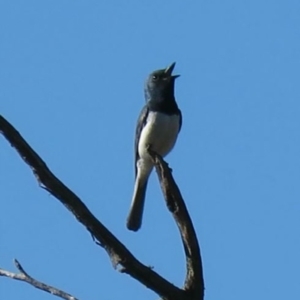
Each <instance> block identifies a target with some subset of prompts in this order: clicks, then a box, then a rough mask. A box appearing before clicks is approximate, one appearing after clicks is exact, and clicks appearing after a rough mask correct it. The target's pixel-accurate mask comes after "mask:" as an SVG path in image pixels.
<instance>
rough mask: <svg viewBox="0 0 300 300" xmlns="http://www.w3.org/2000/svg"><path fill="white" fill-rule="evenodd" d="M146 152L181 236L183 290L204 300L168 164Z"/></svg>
mask: <svg viewBox="0 0 300 300" xmlns="http://www.w3.org/2000/svg"><path fill="white" fill-rule="evenodd" d="M148 152H149V155H150V156H151V158H152V160H153V162H154V164H155V168H156V171H157V174H158V177H159V182H160V184H161V189H162V192H163V194H164V197H165V200H166V204H167V207H168V209H169V211H170V212H171V213H172V215H173V217H174V219H175V222H176V224H177V226H178V229H179V232H180V235H181V239H182V243H183V247H184V252H185V256H186V278H185V284H184V290H186V291H187V292H188V293H189V295H190V296H191V299H201V300H202V299H203V298H204V279H203V267H202V260H201V254H200V247H199V243H198V240H197V235H196V232H195V229H194V226H193V223H192V220H191V218H190V215H189V213H188V210H187V208H186V206H185V203H184V200H183V198H182V196H181V193H180V190H179V188H178V186H177V184H176V182H175V181H174V178H173V176H172V173H171V170H170V168H169V167H168V164H167V163H166V162H165V161H164V160H163V159H162V158H161V157H160V156H159V155H158V154H157V153H155V152H153V151H152V150H151V149H150V148H149V149H148Z"/></svg>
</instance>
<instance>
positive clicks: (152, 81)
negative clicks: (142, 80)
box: [145, 62, 180, 102]
mask: <svg viewBox="0 0 300 300" xmlns="http://www.w3.org/2000/svg"><path fill="white" fill-rule="evenodd" d="M174 67H175V62H174V63H172V64H171V65H170V66H169V67H167V68H166V69H161V70H157V71H154V72H152V73H151V74H150V75H149V77H148V78H147V80H146V84H145V97H146V101H158V102H163V101H172V100H175V97H174V84H175V79H176V78H177V77H179V76H180V75H172V72H173V69H174Z"/></svg>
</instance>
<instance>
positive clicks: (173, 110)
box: [126, 62, 182, 231]
mask: <svg viewBox="0 0 300 300" xmlns="http://www.w3.org/2000/svg"><path fill="white" fill-rule="evenodd" d="M175 64H176V63H175V62H174V63H172V64H171V65H170V66H168V67H167V68H165V69H160V70H156V71H154V72H152V73H151V74H150V75H149V76H148V78H147V80H146V83H145V88H144V92H145V100H146V104H145V106H144V107H143V109H142V110H141V113H140V115H139V118H138V121H137V125H136V131H135V141H134V163H135V184H134V191H133V197H132V200H131V205H130V210H129V214H128V217H127V223H126V225H127V228H128V229H129V230H132V231H138V230H139V229H140V227H141V225H142V217H143V211H144V204H145V196H146V189H147V183H148V179H149V176H150V174H151V171H152V169H153V167H154V165H153V162H152V160H151V158H150V156H149V154H148V149H149V147H150V149H151V150H152V151H154V152H156V153H157V154H159V155H160V156H162V157H164V156H166V155H167V154H168V153H169V152H170V151H171V150H172V149H173V147H174V145H175V143H176V140H177V137H178V134H179V132H180V130H181V126H182V114H181V111H180V109H179V108H178V105H177V103H176V100H175V95H174V89H175V80H176V78H178V77H179V76H180V75H172V72H173V70H174V67H175Z"/></svg>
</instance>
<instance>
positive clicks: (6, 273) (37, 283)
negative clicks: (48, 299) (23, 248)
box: [0, 259, 78, 300]
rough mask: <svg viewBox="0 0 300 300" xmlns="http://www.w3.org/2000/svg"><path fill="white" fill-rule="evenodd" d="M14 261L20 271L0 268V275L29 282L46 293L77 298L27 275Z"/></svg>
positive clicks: (69, 298) (74, 299)
mask: <svg viewBox="0 0 300 300" xmlns="http://www.w3.org/2000/svg"><path fill="white" fill-rule="evenodd" d="M14 263H15V265H16V267H17V269H18V270H19V271H20V273H13V272H9V271H6V270H4V269H1V268H0V276H4V277H9V278H12V279H15V280H19V281H23V282H27V283H29V284H31V285H32V286H34V287H36V288H37V289H40V290H42V291H45V292H47V293H50V294H52V295H55V296H57V297H60V298H62V299H65V300H78V298H75V297H74V296H72V295H70V294H68V293H66V292H64V291H62V290H59V289H57V288H55V287H53V286H50V285H48V284H45V283H43V282H41V281H38V280H36V279H34V278H33V277H31V276H30V275H28V273H27V272H25V270H24V268H23V267H22V266H21V264H20V263H19V262H18V261H17V260H16V259H15V260H14Z"/></svg>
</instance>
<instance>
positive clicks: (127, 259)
mask: <svg viewBox="0 0 300 300" xmlns="http://www.w3.org/2000/svg"><path fill="white" fill-rule="evenodd" d="M0 133H2V134H3V135H4V137H5V138H6V139H7V140H8V141H9V142H10V143H11V145H12V146H13V147H14V148H15V149H16V150H17V152H18V153H19V155H20V156H21V158H22V159H23V160H24V161H25V162H26V163H27V164H28V165H29V166H30V168H31V169H32V171H33V173H34V175H35V177H36V178H37V180H38V182H39V184H40V186H41V187H43V188H44V189H46V190H47V191H49V192H50V193H51V194H52V195H53V196H54V197H56V198H57V199H58V200H59V201H60V202H61V203H62V204H64V205H65V206H66V207H67V209H68V210H69V211H70V212H71V213H72V214H73V215H74V216H75V217H76V218H77V220H78V221H79V222H80V223H81V224H83V225H84V226H85V227H86V229H87V230H88V231H89V232H90V233H91V234H92V236H93V237H94V238H95V239H96V240H97V241H98V243H97V244H98V245H100V246H101V247H103V248H104V249H105V250H106V252H107V254H108V255H109V257H110V259H111V261H112V263H113V265H114V266H115V267H116V266H118V265H119V266H120V267H121V269H122V272H124V273H127V274H129V275H130V276H131V277H133V278H135V279H136V280H138V281H139V282H141V283H142V284H144V285H145V286H147V287H148V288H149V289H151V290H153V291H154V292H156V293H157V294H158V295H160V296H161V297H162V298H163V299H170V300H171V299H172V300H182V299H185V296H186V293H185V291H184V290H182V289H180V288H178V287H176V286H174V285H173V284H171V283H170V282H169V281H167V280H166V279H164V278H163V277H162V276H160V275H159V274H157V273H156V272H154V271H153V270H152V269H151V268H149V267H147V266H145V265H144V264H142V263H141V262H140V261H138V260H137V259H136V258H135V257H134V256H133V255H132V253H131V252H130V251H129V250H128V249H127V248H126V247H125V245H123V244H122V243H121V242H120V241H119V240H118V239H117V238H116V237H115V236H114V235H113V234H112V233H111V232H110V231H109V230H108V229H107V228H106V227H105V226H104V225H103V224H102V223H101V222H100V221H99V220H98V219H97V218H96V217H95V216H94V215H93V214H92V213H91V212H90V211H89V209H88V208H87V207H86V205H85V204H84V203H83V202H82V201H81V200H80V198H79V197H78V196H77V195H75V194H74V193H73V192H72V191H71V190H70V189H69V188H68V187H67V186H65V185H64V184H63V183H62V182H61V181H60V180H59V179H58V178H57V177H56V176H55V175H54V174H53V173H52V172H51V171H50V170H49V168H48V167H47V165H46V164H45V162H44V161H43V160H42V159H41V158H40V157H39V155H38V154H37V153H36V152H35V151H34V150H33V149H32V148H31V147H30V146H29V144H28V143H27V142H26V141H25V140H24V139H23V137H22V136H21V135H20V134H19V132H18V131H17V130H16V129H15V128H14V127H13V126H12V125H11V124H10V123H9V122H8V121H7V120H6V119H5V118H4V117H2V116H1V115H0Z"/></svg>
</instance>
